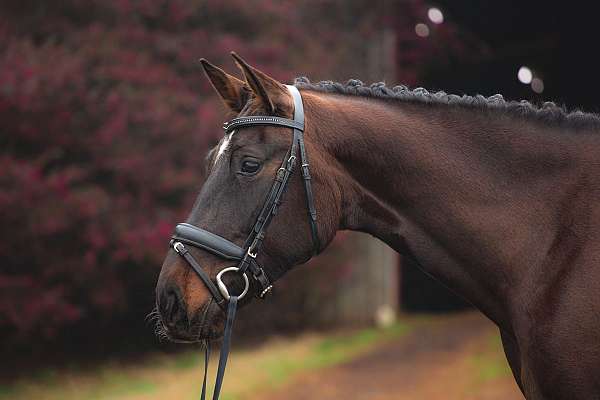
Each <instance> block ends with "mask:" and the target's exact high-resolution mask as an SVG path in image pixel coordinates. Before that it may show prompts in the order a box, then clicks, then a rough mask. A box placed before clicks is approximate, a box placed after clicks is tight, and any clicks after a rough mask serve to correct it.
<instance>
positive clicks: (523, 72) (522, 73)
mask: <svg viewBox="0 0 600 400" xmlns="http://www.w3.org/2000/svg"><path fill="white" fill-rule="evenodd" d="M517 78H519V81H520V82H521V83H524V84H526V85H528V84H530V83H531V79H533V73H532V72H531V70H530V69H529V68H527V67H525V66H523V67H521V68H519V72H518V73H517Z"/></svg>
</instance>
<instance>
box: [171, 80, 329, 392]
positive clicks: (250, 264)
mask: <svg viewBox="0 0 600 400" xmlns="http://www.w3.org/2000/svg"><path fill="white" fill-rule="evenodd" d="M286 86H287V88H288V90H289V91H290V94H291V95H292V98H293V100H294V119H293V120H291V119H287V118H281V117H275V116H248V117H238V118H234V119H232V120H230V121H229V122H225V123H224V124H223V129H224V130H225V134H229V133H232V132H233V131H234V130H235V129H241V128H245V127H250V126H256V125H270V126H283V127H287V128H292V130H293V139H292V144H291V145H290V149H289V150H288V152H287V154H286V156H285V157H284V159H283V161H282V163H281V167H280V168H279V169H278V170H277V173H276V174H275V180H274V181H273V185H272V186H271V189H270V190H269V193H268V195H267V198H266V199H265V202H264V204H263V206H262V208H261V211H260V213H259V214H258V217H257V218H256V221H255V223H254V225H253V227H252V230H251V231H250V233H249V234H248V237H247V239H246V241H245V243H244V247H240V246H238V245H237V244H235V243H233V242H231V241H229V240H227V239H225V238H223V237H221V236H219V235H216V234H214V233H212V232H209V231H207V230H205V229H202V228H199V227H196V226H194V225H191V224H188V223H181V224H177V226H176V227H175V232H174V233H173V236H172V238H171V242H170V246H171V247H173V249H174V250H175V252H177V254H179V255H180V256H181V257H183V258H184V260H185V261H186V262H187V263H188V264H189V265H190V267H192V269H193V270H194V271H195V272H196V274H198V276H199V277H200V279H201V280H202V282H203V283H204V285H206V287H207V289H208V290H209V292H210V294H211V295H212V297H213V299H214V301H215V303H216V304H217V305H218V306H219V307H220V308H221V309H222V310H223V311H226V312H227V320H226V322H225V330H224V335H223V344H222V346H221V354H220V357H219V366H218V369H217V377H216V380H215V388H214V392H213V400H217V399H218V398H219V393H220V391H221V386H222V383H223V376H224V374H225V366H226V364H227V357H228V355H229V345H230V341H231V330H232V328H233V320H234V319H235V313H236V310H237V304H238V300H240V299H242V298H243V297H244V296H245V295H246V294H247V293H248V290H249V288H250V280H249V279H248V275H247V273H248V272H249V273H250V275H251V277H252V279H254V281H255V282H256V283H257V284H258V285H259V289H260V290H259V292H258V293H257V294H256V296H257V297H258V298H261V299H263V298H264V297H265V296H266V295H267V294H268V293H269V292H271V290H272V288H273V285H272V280H271V279H270V278H269V276H268V275H267V273H266V272H265V270H264V269H263V267H262V266H261V265H260V264H259V263H258V261H257V260H256V258H257V256H258V253H259V251H260V249H261V247H262V244H263V241H264V239H265V235H266V231H267V228H268V227H269V224H270V223H271V221H272V219H273V217H274V216H275V215H276V213H277V210H278V208H279V206H280V205H281V203H282V198H283V194H284V193H285V191H286V189H287V186H288V183H289V180H290V177H291V176H292V173H293V172H294V167H295V165H296V160H297V154H298V153H299V154H300V161H301V174H302V180H303V182H304V192H305V194H306V203H307V206H308V216H309V225H310V232H311V237H312V243H313V253H314V254H316V253H318V252H319V250H320V248H321V243H320V240H319V232H318V229H317V211H316V208H315V201H314V196H313V192H312V186H311V176H310V170H309V164H308V157H307V155H306V147H305V145H304V135H303V134H304V107H303V106H302V96H301V95H300V92H299V91H298V89H297V88H296V87H295V86H291V85H286ZM186 245H190V246H193V247H196V248H199V249H203V250H206V251H208V252H210V253H212V254H214V255H216V256H219V257H221V258H224V259H226V260H230V261H235V262H237V266H236V267H227V268H224V269H222V270H221V271H220V272H219V273H218V274H217V276H216V278H215V281H216V285H215V283H213V281H212V279H211V278H210V277H209V276H208V274H207V273H206V272H205V271H204V270H203V269H202V267H201V266H200V264H199V263H198V262H197V261H196V259H195V258H194V256H193V255H192V254H191V253H190V252H189V250H188V248H187V247H186ZM228 272H234V273H237V274H239V275H240V276H241V277H242V278H243V280H244V289H243V291H242V292H241V293H240V294H239V295H233V294H230V293H229V290H228V289H227V286H226V285H225V283H223V280H222V277H223V275H224V274H225V273H228ZM209 356H210V347H209V346H208V344H207V346H206V352H205V357H204V362H205V364H204V381H203V383H202V393H201V397H200V398H201V399H202V400H204V398H205V396H206V374H207V366H208V358H209Z"/></svg>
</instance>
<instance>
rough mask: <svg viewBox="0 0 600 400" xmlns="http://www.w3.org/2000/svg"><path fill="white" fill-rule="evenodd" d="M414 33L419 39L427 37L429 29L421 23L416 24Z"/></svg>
mask: <svg viewBox="0 0 600 400" xmlns="http://www.w3.org/2000/svg"><path fill="white" fill-rule="evenodd" d="M415 33H416V34H417V36H420V37H427V36H429V27H428V26H427V25H425V24H423V23H418V24H417V25H415Z"/></svg>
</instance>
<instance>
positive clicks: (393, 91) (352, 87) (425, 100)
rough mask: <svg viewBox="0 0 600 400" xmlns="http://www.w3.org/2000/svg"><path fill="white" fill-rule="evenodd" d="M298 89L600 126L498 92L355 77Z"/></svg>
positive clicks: (304, 83) (597, 119)
mask: <svg viewBox="0 0 600 400" xmlns="http://www.w3.org/2000/svg"><path fill="white" fill-rule="evenodd" d="M294 85H296V86H297V87H298V88H300V89H306V90H314V91H318V92H325V93H335V94H342V95H351V96H361V97H372V98H381V99H397V100H401V101H406V102H411V103H421V104H429V105H450V106H454V107H464V108H479V109H493V110H498V111H499V112H504V113H506V114H509V115H511V116H515V117H521V118H529V119H534V120H536V121H540V122H543V123H546V124H549V125H558V126H565V127H569V128H573V129H590V128H595V129H600V116H598V115H597V114H592V113H586V112H583V111H580V110H575V111H571V112H568V111H567V109H566V108H565V107H564V106H558V105H556V104H555V103H553V102H550V101H547V102H545V103H543V104H541V105H540V106H537V105H534V104H532V103H530V102H528V101H526V100H522V101H507V100H504V97H503V96H502V95H501V94H495V95H493V96H490V97H485V96H482V95H476V96H468V95H462V96H458V95H455V94H447V93H446V92H443V91H439V92H435V93H434V92H429V91H427V90H426V89H424V88H422V87H418V88H415V89H410V88H408V87H407V86H404V85H398V86H394V87H392V88H390V87H387V86H386V85H385V83H383V82H378V83H373V84H371V85H369V86H367V85H364V84H363V83H362V82H361V81H360V80H358V79H350V80H349V81H348V82H347V83H346V84H342V83H338V82H333V81H322V82H318V83H311V82H310V81H309V80H308V78H305V77H300V78H296V79H295V81H294Z"/></svg>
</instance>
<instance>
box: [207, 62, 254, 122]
mask: <svg viewBox="0 0 600 400" xmlns="http://www.w3.org/2000/svg"><path fill="white" fill-rule="evenodd" d="M200 64H202V69H204V73H205V74H206V77H207V78H208V80H209V81H210V84H211V85H212V87H213V88H215V90H216V92H217V93H218V94H219V96H220V97H221V99H222V100H223V102H224V103H225V105H226V106H227V107H228V108H229V109H230V110H231V111H235V112H238V113H239V112H240V111H242V108H244V106H245V105H246V102H247V101H248V98H249V97H250V88H249V87H248V85H246V82H244V81H242V80H240V79H238V78H236V77H235V76H232V75H229V74H228V73H226V72H225V71H223V70H222V69H221V68H219V67H217V66H215V65H212V64H211V63H209V62H208V61H206V60H205V59H204V58H202V59H201V60H200Z"/></svg>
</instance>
